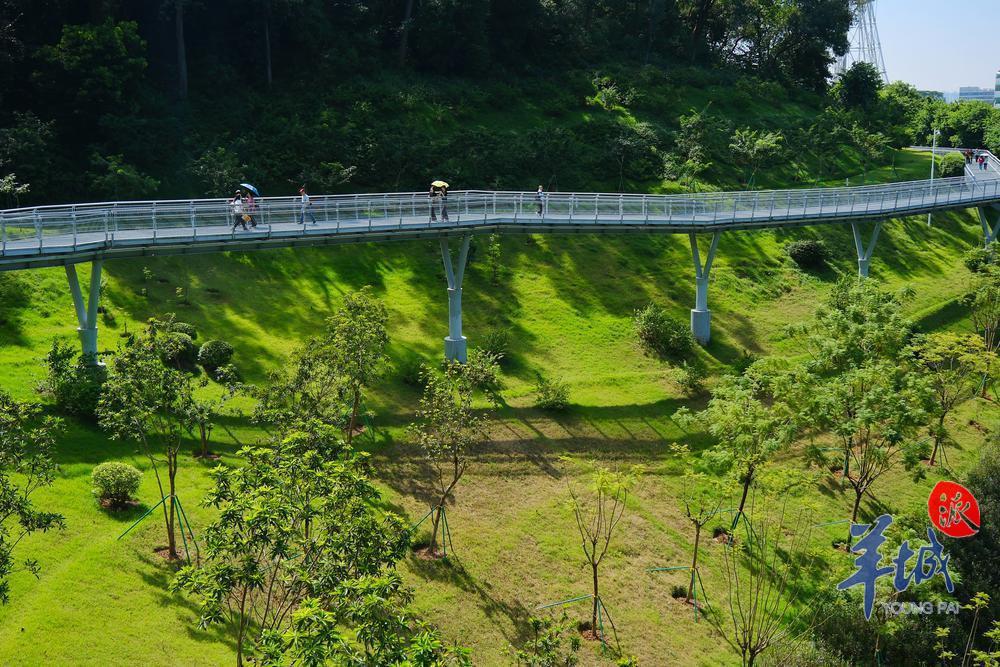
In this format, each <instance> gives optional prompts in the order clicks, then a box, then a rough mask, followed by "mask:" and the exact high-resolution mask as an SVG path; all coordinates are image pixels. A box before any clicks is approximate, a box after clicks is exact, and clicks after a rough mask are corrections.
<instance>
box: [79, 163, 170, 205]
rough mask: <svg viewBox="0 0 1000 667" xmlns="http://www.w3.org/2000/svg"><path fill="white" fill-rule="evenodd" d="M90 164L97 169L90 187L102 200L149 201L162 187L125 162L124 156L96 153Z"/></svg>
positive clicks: (153, 179)
mask: <svg viewBox="0 0 1000 667" xmlns="http://www.w3.org/2000/svg"><path fill="white" fill-rule="evenodd" d="M90 163H91V165H92V166H93V167H94V169H95V171H94V173H92V174H91V177H90V186H91V189H92V190H93V192H94V193H95V194H96V195H97V196H98V197H100V198H104V199H115V200H118V199H147V198H150V197H152V196H153V195H155V194H156V191H157V189H158V188H159V187H160V182H159V181H158V180H156V179H155V178H153V177H151V176H147V175H145V174H143V173H142V172H140V171H139V170H138V169H137V168H136V167H135V166H134V165H131V164H128V163H127V162H125V156H123V155H108V156H103V155H99V154H97V153H95V154H94V156H93V157H92V158H91V161H90Z"/></svg>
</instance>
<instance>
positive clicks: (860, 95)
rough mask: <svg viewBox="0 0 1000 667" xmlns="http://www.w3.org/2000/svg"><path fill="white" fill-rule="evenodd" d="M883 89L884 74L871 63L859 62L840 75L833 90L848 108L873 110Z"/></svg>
mask: <svg viewBox="0 0 1000 667" xmlns="http://www.w3.org/2000/svg"><path fill="white" fill-rule="evenodd" d="M881 90H882V75H881V74H880V73H879V71H878V69H876V68H875V66H874V65H872V64H871V63H866V62H857V63H854V64H853V65H851V67H850V68H849V69H848V70H847V71H846V72H844V73H843V74H841V75H840V78H839V79H838V80H837V83H836V84H835V85H834V87H833V90H832V91H831V92H832V93H833V95H834V96H835V97H836V98H837V100H838V101H839V102H840V103H841V104H842V105H844V106H845V107H846V108H848V109H857V110H859V111H869V110H871V109H872V108H873V107H874V106H875V104H876V102H877V101H878V96H879V91H881Z"/></svg>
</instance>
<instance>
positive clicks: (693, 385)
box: [677, 361, 708, 396]
mask: <svg viewBox="0 0 1000 667" xmlns="http://www.w3.org/2000/svg"><path fill="white" fill-rule="evenodd" d="M706 377H708V372H707V371H706V370H705V367H704V366H703V365H701V364H689V363H688V362H686V361H685V362H684V363H682V364H681V367H680V368H678V369H677V384H679V385H680V386H681V389H683V390H684V393H686V394H687V395H688V396H694V395H696V394H699V393H701V391H702V390H703V389H704V386H703V385H702V383H703V382H704V381H705V378H706Z"/></svg>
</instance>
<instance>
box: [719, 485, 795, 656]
mask: <svg viewBox="0 0 1000 667" xmlns="http://www.w3.org/2000/svg"><path fill="white" fill-rule="evenodd" d="M747 514H748V515H749V517H751V518H748V519H747V521H746V526H747V531H746V540H745V541H742V540H741V541H740V542H738V543H737V544H736V545H735V546H734V547H733V548H730V549H723V550H722V553H723V562H724V567H725V581H726V588H727V592H728V604H726V605H723V606H721V607H720V609H717V610H715V612H714V613H713V614H712V616H711V617H710V618H712V622H713V624H714V625H715V626H716V628H717V629H718V631H719V632H720V633H721V634H722V635H723V636H724V637H725V638H726V641H728V642H729V644H730V645H732V647H733V648H734V649H736V651H737V652H738V653H739V654H740V657H741V659H742V662H743V665H744V666H745V667H752V666H753V665H754V664H756V662H757V659H758V658H760V656H761V655H762V654H764V653H765V652H767V651H768V650H770V649H773V648H775V647H777V646H780V645H782V644H783V643H785V642H787V641H790V640H792V639H794V637H793V636H792V632H793V628H794V627H795V623H794V621H795V619H796V617H797V616H798V615H799V614H801V613H802V612H801V611H796V606H797V605H796V603H797V602H798V593H797V591H800V590H802V586H801V584H802V582H803V580H804V579H805V578H806V577H807V576H808V571H809V569H810V566H811V563H812V560H813V558H812V556H810V552H809V548H808V543H809V536H810V533H809V530H808V529H805V530H800V526H801V525H802V524H803V523H804V522H803V521H802V520H801V519H800V520H798V521H796V522H794V523H793V524H792V525H791V526H788V525H786V520H785V508H784V507H782V508H781V511H780V512H779V513H778V514H777V516H775V517H761V518H757V517H755V513H754V511H753V501H751V508H750V510H749V511H748V512H747ZM789 534H790V541H789V542H787V543H786V544H782V539H783V537H784V536H786V535H789ZM799 609H801V607H799Z"/></svg>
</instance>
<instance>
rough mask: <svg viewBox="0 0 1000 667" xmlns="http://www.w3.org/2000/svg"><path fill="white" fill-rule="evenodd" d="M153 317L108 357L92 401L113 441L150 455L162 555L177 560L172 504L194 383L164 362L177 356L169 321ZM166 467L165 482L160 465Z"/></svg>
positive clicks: (189, 421) (190, 422) (190, 427)
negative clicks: (98, 396) (164, 538)
mask: <svg viewBox="0 0 1000 667" xmlns="http://www.w3.org/2000/svg"><path fill="white" fill-rule="evenodd" d="M161 324H162V323H158V322H152V323H151V324H150V325H149V328H148V329H147V330H146V331H145V332H144V333H143V334H142V335H140V336H138V337H135V338H131V339H129V340H128V341H126V342H125V344H124V345H123V346H122V347H121V348H120V349H119V350H118V352H117V353H116V354H115V356H114V357H113V358H112V361H111V367H110V369H109V370H108V379H107V382H106V383H105V385H104V392H103V394H102V395H101V399H100V401H99V403H98V406H97V416H98V421H99V423H100V424H101V426H102V427H103V428H104V429H106V430H107V431H109V432H110V433H111V436H112V437H113V438H115V439H116V440H133V441H135V442H137V443H138V444H139V448H140V450H141V451H142V452H143V454H145V455H146V457H147V458H148V459H149V462H150V464H151V465H152V468H153V474H154V475H155V476H156V484H157V487H158V488H159V491H160V498H161V499H162V501H163V519H164V523H165V525H166V530H167V550H168V551H167V557H168V558H169V559H170V560H177V559H178V558H179V555H178V553H177V539H176V536H175V531H174V520H175V518H176V517H177V515H178V508H177V467H178V466H177V464H178V455H179V453H180V450H181V444H182V443H183V442H184V436H185V435H186V434H188V433H190V432H192V431H193V430H194V429H195V428H197V422H196V421H195V419H194V417H193V414H194V410H193V409H192V405H193V401H194V399H193V393H194V386H193V385H194V383H193V380H192V378H191V376H190V375H188V374H187V373H185V372H184V371H182V370H180V369H179V368H175V367H171V366H168V365H167V364H166V363H164V361H163V360H164V359H176V358H177V355H176V350H173V349H171V346H172V345H174V344H175V338H174V337H171V336H170V335H169V326H168V327H167V328H163V327H161ZM161 465H165V466H166V477H167V479H166V484H167V485H166V487H164V481H163V477H162V476H161V474H160V466H161Z"/></svg>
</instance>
